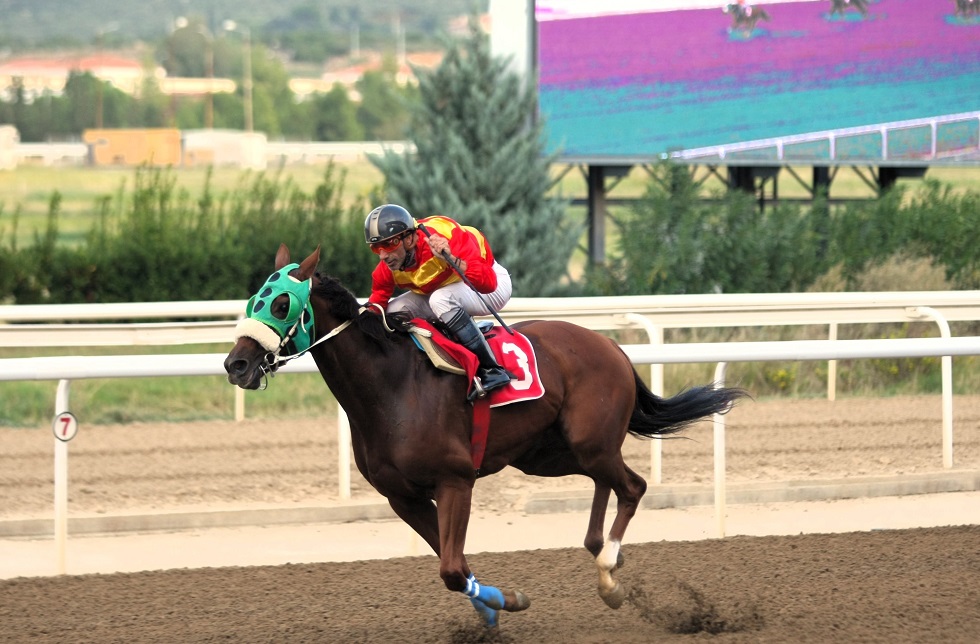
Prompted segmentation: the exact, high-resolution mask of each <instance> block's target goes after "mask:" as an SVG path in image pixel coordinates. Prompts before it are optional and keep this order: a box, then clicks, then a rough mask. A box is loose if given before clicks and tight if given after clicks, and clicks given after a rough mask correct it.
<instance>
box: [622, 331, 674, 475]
mask: <svg viewBox="0 0 980 644" xmlns="http://www.w3.org/2000/svg"><path fill="white" fill-rule="evenodd" d="M623 317H624V318H626V319H627V320H629V321H630V322H635V323H636V324H639V325H640V326H642V327H643V328H644V329H646V332H647V339H648V340H649V341H650V344H656V345H663V343H664V328H663V327H662V326H660V325H659V324H654V323H653V322H651V321H650V319H649V318H647V317H646V316H645V315H640V314H639V313H627V314H625V315H624V316H623ZM650 391H652V392H653V393H655V394H656V395H658V396H663V395H664V366H663V365H662V364H656V363H654V364H651V365H650ZM663 454H664V450H663V443H662V442H661V441H658V440H653V441H650V480H651V482H652V483H653V484H654V485H660V484H661V483H663V480H664V473H663V469H664V465H663V462H664V461H663V459H664V457H663Z"/></svg>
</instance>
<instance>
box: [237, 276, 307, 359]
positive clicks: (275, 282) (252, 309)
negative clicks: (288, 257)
mask: <svg viewBox="0 0 980 644" xmlns="http://www.w3.org/2000/svg"><path fill="white" fill-rule="evenodd" d="M296 268H299V264H289V265H288V266H283V267H282V268H281V269H279V270H278V271H276V272H275V273H273V274H272V275H270V276H269V279H267V280H266V281H265V284H263V285H262V288H260V289H259V292H258V293H256V294H255V295H253V296H252V298H251V299H250V300H249V301H248V305H247V306H246V307H245V315H246V316H247V317H248V318H249V319H252V320H255V321H257V322H261V323H262V324H264V325H265V326H267V327H269V328H270V329H272V330H273V331H275V332H276V335H278V336H279V338H280V339H282V340H289V341H290V342H291V343H292V344H293V348H294V350H295V353H301V352H303V351H306V350H307V349H309V348H310V342H311V340H312V335H313V311H312V309H310V288H311V286H312V281H311V280H309V279H308V280H305V281H302V282H301V281H299V280H297V279H296V278H295V277H292V276H291V275H289V272H290V271H292V270H293V269H296ZM283 294H285V295H288V296H289V312H288V313H287V314H286V317H285V318H283V319H279V318H277V317H276V316H274V315H273V314H272V302H273V301H274V300H275V299H276V298H277V297H279V296H280V295H283ZM290 333H292V337H291V338H290V337H289V335H290ZM263 344H264V343H263ZM266 348H268V347H266ZM270 350H271V349H270Z"/></svg>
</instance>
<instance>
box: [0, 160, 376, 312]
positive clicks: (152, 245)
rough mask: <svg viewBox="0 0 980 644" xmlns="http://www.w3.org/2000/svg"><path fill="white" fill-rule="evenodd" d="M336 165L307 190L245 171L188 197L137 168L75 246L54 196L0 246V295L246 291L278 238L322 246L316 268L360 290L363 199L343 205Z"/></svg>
mask: <svg viewBox="0 0 980 644" xmlns="http://www.w3.org/2000/svg"><path fill="white" fill-rule="evenodd" d="M343 179H344V176H343V174H341V175H340V176H337V172H336V169H335V167H334V166H333V165H330V166H328V167H327V169H326V171H325V172H324V175H323V179H322V181H321V182H320V183H319V184H318V185H317V186H316V187H315V188H314V189H313V191H312V192H311V193H306V192H304V191H303V190H301V189H300V188H299V187H297V186H296V185H294V184H293V183H292V182H291V181H290V180H288V179H283V178H282V175H281V174H272V175H267V174H265V173H260V174H257V175H254V176H250V175H244V176H243V179H242V183H241V185H240V186H239V188H238V189H236V190H235V191H233V192H232V193H231V194H228V195H215V194H213V192H212V188H211V184H210V179H208V181H207V182H206V185H205V188H204V190H203V193H202V194H201V195H200V196H199V197H197V198H192V197H191V196H190V195H189V194H188V193H187V192H186V191H184V190H179V189H178V188H177V187H176V180H175V178H174V176H173V173H172V172H171V171H168V170H162V169H149V168H140V169H139V170H137V172H136V178H135V184H134V188H133V191H132V194H131V195H119V196H117V197H111V198H106V199H103V200H101V202H100V203H99V204H97V206H96V207H97V209H98V223H97V224H96V225H95V227H94V228H93V229H92V230H91V231H90V233H89V234H88V236H87V238H86V240H85V241H84V242H83V243H82V244H80V245H78V246H76V247H67V246H58V245H57V244H56V243H55V242H56V240H57V237H58V228H57V219H58V211H59V208H58V206H59V203H60V198H59V197H58V196H57V194H56V195H55V196H54V197H53V198H52V202H51V206H50V210H49V224H48V229H47V231H46V233H45V234H44V235H43V236H38V237H37V238H36V239H35V243H34V245H33V246H32V247H30V248H27V249H25V250H23V251H21V250H18V249H16V248H13V247H12V245H9V247H8V249H6V250H5V251H4V252H3V253H2V254H0V267H10V266H13V267H16V268H15V270H13V271H11V273H12V274H13V277H10V276H9V275H7V274H6V271H5V277H4V278H3V281H2V282H0V286H3V287H4V290H3V291H2V292H0V297H2V298H4V299H6V300H8V301H12V302H14V303H24V304H26V303H55V304H65V303H79V302H133V301H137V302H138V301H148V302H152V301H181V300H194V301H197V300H214V299H246V298H248V297H249V296H250V295H251V294H252V293H253V292H254V291H255V290H256V289H258V288H259V287H260V286H261V285H262V283H263V282H264V281H265V279H266V278H267V277H268V275H269V274H270V273H271V272H272V267H273V259H274V257H275V254H276V250H277V249H278V247H279V244H280V243H281V242H282V243H285V244H287V245H288V246H289V248H290V250H291V251H292V253H293V255H294V257H295V258H297V259H302V257H305V256H306V255H307V254H309V253H310V252H312V251H313V249H314V248H315V247H316V246H317V245H320V246H321V250H322V252H321V257H322V258H323V260H322V262H321V269H322V270H324V271H326V272H329V273H332V274H333V275H335V276H337V277H338V278H340V279H341V280H342V281H344V283H345V284H346V285H347V286H348V287H349V288H351V289H352V290H354V291H355V292H361V293H366V292H367V290H368V289H369V287H370V272H371V270H372V268H373V267H374V263H375V259H374V257H373V256H372V255H371V254H370V253H368V252H366V250H365V248H364V242H363V239H362V226H363V212H364V206H363V205H362V204H359V203H356V204H354V205H353V206H351V207H349V208H347V209H345V208H344V207H343V205H342V202H341V197H342V194H343V185H344V183H343Z"/></svg>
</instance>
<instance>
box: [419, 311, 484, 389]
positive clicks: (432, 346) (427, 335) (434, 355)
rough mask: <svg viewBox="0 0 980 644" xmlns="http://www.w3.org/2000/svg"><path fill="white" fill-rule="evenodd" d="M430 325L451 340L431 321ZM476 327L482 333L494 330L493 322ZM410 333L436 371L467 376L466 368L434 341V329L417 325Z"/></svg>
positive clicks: (482, 323) (479, 323)
mask: <svg viewBox="0 0 980 644" xmlns="http://www.w3.org/2000/svg"><path fill="white" fill-rule="evenodd" d="M430 324H432V326H433V328H435V329H436V330H438V331H440V332H441V333H442V334H443V335H444V336H446V337H447V338H450V339H451V337H452V336H450V335H449V334H448V333H446V331H445V330H443V329H440V328H439V327H438V326H437V325H436V324H435V323H433V322H431V321H430ZM476 326H477V328H479V329H480V332H481V333H483V334H486V333H487V332H488V331H490V330H491V329H492V328H493V322H490V321H487V320H484V321H481V322H477V324H476ZM408 332H409V333H410V334H411V336H412V340H413V341H414V342H415V345H416V346H417V347H418V348H419V349H421V350H422V351H424V352H425V355H427V356H428V357H429V360H430V361H431V362H432V365H433V366H434V367H435V368H436V369H441V370H442V371H447V372H449V373H454V374H457V375H460V376H465V375H466V368H465V367H463V366H462V365H461V364H460V363H459V361H458V360H457V359H456V358H455V357H453V356H452V355H451V354H450V353H449V352H448V351H446V350H445V349H444V348H442V347H441V346H439V344H438V343H437V342H436V341H435V340H434V339H433V337H432V335H433V331H432V329H428V328H424V327H421V326H418V325H417V324H412V325H410V326H409V328H408Z"/></svg>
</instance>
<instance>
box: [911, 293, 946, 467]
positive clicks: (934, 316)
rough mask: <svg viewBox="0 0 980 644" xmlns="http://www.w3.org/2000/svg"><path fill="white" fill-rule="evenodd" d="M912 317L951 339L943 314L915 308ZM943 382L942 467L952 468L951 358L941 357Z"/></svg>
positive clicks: (930, 309) (922, 307)
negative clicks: (924, 320) (931, 323)
mask: <svg viewBox="0 0 980 644" xmlns="http://www.w3.org/2000/svg"><path fill="white" fill-rule="evenodd" d="M909 315H912V316H913V317H916V316H917V317H926V318H929V319H931V320H933V321H934V322H935V323H936V324H937V325H938V326H939V334H940V335H941V336H942V337H944V338H949V337H952V334H951V333H950V331H949V322H947V321H946V318H945V317H943V314H942V313H940V312H939V311H937V310H936V309H934V308H932V307H931V306H917V307H915V308H914V309H912V310H911V311H910V312H909ZM941 360H942V363H941V364H942V380H943V402H942V405H943V467H944V468H946V469H950V468H952V467H953V357H952V356H942V357H941Z"/></svg>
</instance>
